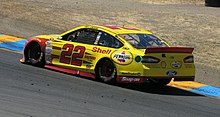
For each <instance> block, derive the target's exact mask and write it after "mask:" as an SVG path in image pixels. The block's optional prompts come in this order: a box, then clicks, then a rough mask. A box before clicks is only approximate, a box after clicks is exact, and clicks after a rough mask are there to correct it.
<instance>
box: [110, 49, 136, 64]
mask: <svg viewBox="0 0 220 117" xmlns="http://www.w3.org/2000/svg"><path fill="white" fill-rule="evenodd" d="M111 57H112V59H113V60H114V61H115V62H116V63H119V64H130V63H131V62H132V54H131V53H130V52H127V51H115V52H114V53H113V54H112V56H111Z"/></svg>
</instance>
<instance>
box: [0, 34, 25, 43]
mask: <svg viewBox="0 0 220 117" xmlns="http://www.w3.org/2000/svg"><path fill="white" fill-rule="evenodd" d="M19 40H22V38H18V37H15V36H8V35H4V36H0V43H3V42H15V41H19Z"/></svg>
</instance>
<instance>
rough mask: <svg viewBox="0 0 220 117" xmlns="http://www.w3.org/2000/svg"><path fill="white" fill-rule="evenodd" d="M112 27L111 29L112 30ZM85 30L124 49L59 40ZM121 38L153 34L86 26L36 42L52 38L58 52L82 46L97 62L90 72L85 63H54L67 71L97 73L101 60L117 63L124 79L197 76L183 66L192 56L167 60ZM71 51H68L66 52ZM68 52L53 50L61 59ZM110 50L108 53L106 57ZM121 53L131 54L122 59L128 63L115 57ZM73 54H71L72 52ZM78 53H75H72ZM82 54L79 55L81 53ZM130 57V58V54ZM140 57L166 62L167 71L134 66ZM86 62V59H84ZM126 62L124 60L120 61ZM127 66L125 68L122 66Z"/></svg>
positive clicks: (173, 55)
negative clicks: (104, 36) (96, 32)
mask: <svg viewBox="0 0 220 117" xmlns="http://www.w3.org/2000/svg"><path fill="white" fill-rule="evenodd" d="M109 27H110V28H109ZM85 28H91V29H94V30H101V31H102V32H105V33H107V34H109V35H111V36H112V37H115V38H116V39H118V40H119V41H121V42H122V43H123V47H121V48H109V47H104V46H98V45H91V44H82V43H76V42H68V41H63V40H60V39H58V37H59V36H61V37H63V36H64V35H67V34H70V33H72V32H74V31H77V30H80V29H85ZM120 34H152V32H150V31H148V30H144V29H140V28H136V27H120V26H100V25H84V26H79V27H76V28H74V29H72V30H69V31H67V32H64V33H63V34H61V35H39V36H35V39H39V38H43V39H48V40H49V39H51V38H53V39H54V40H51V46H55V47H58V48H63V46H64V45H65V44H71V45H74V47H76V46H82V47H86V50H85V52H86V53H89V54H91V56H93V57H96V59H95V60H93V61H91V63H92V65H93V66H92V67H90V68H89V70H88V68H87V67H86V65H87V64H86V63H83V64H82V65H80V66H76V65H75V66H73V65H71V64H72V63H71V62H70V61H68V62H67V63H68V64H66V63H65V62H64V63H61V62H60V61H61V60H60V58H56V59H53V60H52V63H53V64H57V65H60V66H64V67H66V68H70V69H71V68H72V67H74V68H73V69H80V70H87V72H91V73H95V66H96V64H97V63H98V61H99V60H100V59H102V58H110V59H111V60H114V63H115V67H116V68H117V75H119V76H125V75H124V74H122V73H138V74H140V76H148V77H155V78H157V77H168V75H167V72H168V71H171V70H175V71H176V72H177V73H178V74H177V75H176V76H181V77H184V76H186V77H187V76H195V67H194V63H187V64H191V66H193V67H191V68H186V67H185V66H184V65H185V63H184V62H183V59H184V58H186V57H187V56H192V54H191V53H164V54H166V56H167V57H166V58H164V57H162V56H161V53H147V54H145V49H137V48H134V47H133V46H132V45H131V44H130V43H129V42H128V41H127V40H126V39H124V38H123V37H121V36H119V35H120ZM67 49H68V48H67ZM67 49H60V50H59V49H57V50H53V51H52V54H54V55H57V56H61V52H62V51H67ZM108 50H111V51H109V53H106V52H107V51H108ZM116 50H117V51H119V52H124V53H129V54H123V55H122V56H127V59H124V58H123V57H122V58H120V57H117V58H114V57H116V56H117V54H121V53H116V52H115V51H116ZM71 51H72V50H71ZM72 52H73V53H75V51H72ZM78 52H79V51H78ZM73 53H72V54H73ZM130 53H131V54H130ZM137 56H152V57H156V58H158V59H160V60H161V61H164V62H166V64H167V67H166V68H163V67H164V66H162V67H161V61H160V62H159V63H151V64H148V65H145V64H143V63H137V62H135V57H137ZM67 57H68V58H71V57H72V56H67ZM172 57H175V61H180V62H181V63H182V66H183V67H181V68H178V69H176V68H172V66H171V63H172V62H173V61H174V60H173V59H172ZM84 59H85V58H84ZM121 59H123V60H121ZM122 63H123V64H124V65H123V64H122ZM125 64H126V65H125ZM150 66H157V67H150ZM128 75H129V76H133V77H136V75H135V74H127V75H126V76H128Z"/></svg>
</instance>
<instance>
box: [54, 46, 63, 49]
mask: <svg viewBox="0 0 220 117" xmlns="http://www.w3.org/2000/svg"><path fill="white" fill-rule="evenodd" d="M52 49H53V50H61V48H60V47H56V46H53V47H52Z"/></svg>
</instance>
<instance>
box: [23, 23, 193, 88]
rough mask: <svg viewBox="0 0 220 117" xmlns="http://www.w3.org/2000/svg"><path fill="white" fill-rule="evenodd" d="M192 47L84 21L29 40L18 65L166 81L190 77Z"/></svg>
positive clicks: (131, 79)
mask: <svg viewBox="0 0 220 117" xmlns="http://www.w3.org/2000/svg"><path fill="white" fill-rule="evenodd" d="M192 52H193V48H188V47H171V46H169V45H168V44H167V43H166V42H165V41H164V40H161V39H159V38H158V37H156V36H154V35H153V34H152V33H151V32H150V31H148V30H144V29H140V28H136V27H124V26H112V25H84V26H79V27H76V28H74V29H72V30H70V31H67V32H65V33H63V34H60V35H39V36H35V37H32V38H29V39H28V41H27V43H26V44H25V47H24V54H23V58H22V59H21V62H22V63H27V64H31V65H34V66H38V67H46V68H49V69H53V70H57V71H61V72H65V73H69V74H76V75H80V76H86V77H89V78H94V79H98V80H100V81H102V82H106V83H113V82H117V83H146V82H148V83H152V84H155V85H162V86H163V85H166V84H168V83H169V82H170V81H171V79H172V78H174V80H178V81H187V80H190V81H192V80H194V77H195V66H194V58H193V55H192Z"/></svg>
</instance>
